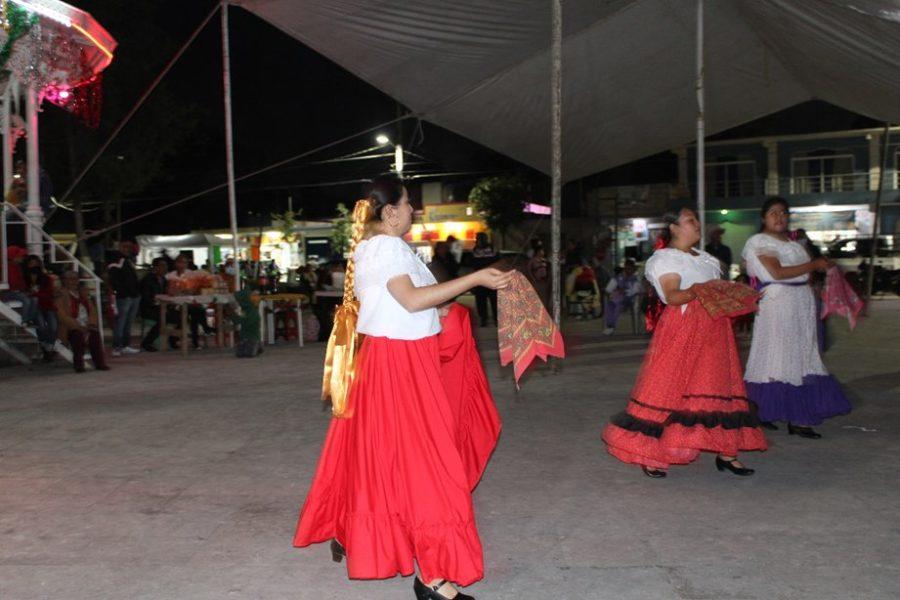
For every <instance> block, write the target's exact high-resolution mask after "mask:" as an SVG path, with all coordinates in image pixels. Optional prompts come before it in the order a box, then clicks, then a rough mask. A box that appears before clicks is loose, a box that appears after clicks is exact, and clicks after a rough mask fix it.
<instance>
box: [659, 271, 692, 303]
mask: <svg viewBox="0 0 900 600" xmlns="http://www.w3.org/2000/svg"><path fill="white" fill-rule="evenodd" d="M696 285H697V284H696V283H695V284H694V285H692V286H691V287H689V288H688V289H686V290H682V289H680V286H681V275H679V274H677V273H666V274H665V275H662V276H661V277H660V278H659V286H660V287H661V288H662V290H663V295H664V296H665V298H666V304H668V305H669V306H681V305H682V304H687V303H688V302H690V301H691V300H693V299H694V298H696V297H697V294H695V293H694V287H695V286H696Z"/></svg>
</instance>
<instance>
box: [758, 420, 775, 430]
mask: <svg viewBox="0 0 900 600" xmlns="http://www.w3.org/2000/svg"><path fill="white" fill-rule="evenodd" d="M759 425H760V427H762V428H763V429H768V430H769V431H778V425H776V424H775V423H770V422H769V421H760V422H759Z"/></svg>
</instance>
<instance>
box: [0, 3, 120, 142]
mask: <svg viewBox="0 0 900 600" xmlns="http://www.w3.org/2000/svg"><path fill="white" fill-rule="evenodd" d="M115 47H116V41H115V40H114V39H113V38H112V36H110V34H109V33H108V32H107V31H106V30H105V29H103V27H102V26H101V25H100V24H99V23H97V21H96V20H94V18H93V17H91V16H90V15H89V14H88V13H86V12H84V11H81V10H79V9H77V8H75V7H73V6H70V5H68V4H66V3H64V2H59V1H58V0H0V94H5V93H6V91H7V89H8V90H9V91H10V102H9V106H4V107H3V108H4V110H10V111H11V112H21V108H20V105H21V104H24V103H22V102H21V100H20V98H21V96H22V90H24V89H27V88H33V89H34V90H35V92H36V94H37V103H38V105H40V103H41V102H42V101H43V100H48V101H49V102H51V103H53V104H55V105H56V106H59V107H60V108H63V109H64V110H67V111H69V112H71V113H72V114H74V115H76V116H78V117H79V118H81V119H82V120H83V121H84V122H85V123H86V124H87V125H89V126H91V127H97V125H99V122H100V109H101V105H102V94H101V84H102V72H103V70H104V69H105V68H106V67H108V66H109V64H110V63H111V62H112V59H113V50H115Z"/></svg>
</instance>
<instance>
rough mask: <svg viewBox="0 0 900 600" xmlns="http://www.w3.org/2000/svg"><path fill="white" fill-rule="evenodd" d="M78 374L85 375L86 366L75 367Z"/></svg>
mask: <svg viewBox="0 0 900 600" xmlns="http://www.w3.org/2000/svg"><path fill="white" fill-rule="evenodd" d="M75 372H76V373H84V365H75Z"/></svg>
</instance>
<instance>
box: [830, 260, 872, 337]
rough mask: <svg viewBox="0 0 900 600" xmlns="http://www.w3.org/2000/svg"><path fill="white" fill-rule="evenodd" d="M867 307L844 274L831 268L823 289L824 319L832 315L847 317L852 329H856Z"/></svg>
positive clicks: (836, 268)
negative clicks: (857, 322) (857, 321)
mask: <svg viewBox="0 0 900 600" xmlns="http://www.w3.org/2000/svg"><path fill="white" fill-rule="evenodd" d="M863 307H865V302H863V300H862V299H861V298H860V297H859V296H858V295H857V294H856V292H854V291H853V288H852V287H850V284H849V283H847V280H846V279H844V274H843V273H842V272H841V270H840V269H839V268H838V267H831V268H830V269H828V272H827V274H826V275H825V287H824V288H823V289H822V317H821V318H823V319H824V318H825V317H827V316H828V315H829V314H830V313H834V314H836V315H842V316H844V317H847V320H848V321H850V329H851V330H852V329H853V328H854V327H856V319H857V318H858V317H859V313H860V311H862V309H863Z"/></svg>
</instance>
